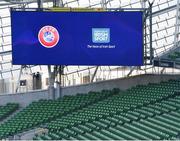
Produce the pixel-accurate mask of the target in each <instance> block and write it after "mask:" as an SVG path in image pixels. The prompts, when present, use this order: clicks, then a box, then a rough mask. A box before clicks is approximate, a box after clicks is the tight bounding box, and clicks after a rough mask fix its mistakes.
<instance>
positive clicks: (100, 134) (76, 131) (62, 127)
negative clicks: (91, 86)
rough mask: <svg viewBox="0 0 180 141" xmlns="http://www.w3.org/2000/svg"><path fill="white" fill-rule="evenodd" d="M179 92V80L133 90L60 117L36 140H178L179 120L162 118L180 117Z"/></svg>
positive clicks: (35, 138) (137, 87)
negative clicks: (174, 114) (47, 131)
mask: <svg viewBox="0 0 180 141" xmlns="http://www.w3.org/2000/svg"><path fill="white" fill-rule="evenodd" d="M179 89H180V81H175V80H171V81H168V82H162V83H159V84H149V85H146V86H142V85H140V86H136V87H133V88H131V89H129V90H127V91H125V92H121V94H119V95H114V96H111V97H108V98H107V99H105V100H103V101H99V102H97V103H94V104H92V105H89V106H87V107H85V108H82V109H81V110H78V111H75V112H72V113H70V114H68V115H66V116H62V117H59V118H58V119H57V120H55V121H52V122H50V123H49V124H48V125H47V128H48V129H49V133H48V134H45V135H40V136H35V137H34V140H59V139H60V140H62V139H67V140H69V139H70V140H75V139H78V140H99V139H101V140H114V139H115V140H120V139H127V140H132V139H157V140H158V139H171V138H175V137H176V136H177V135H178V130H177V129H179V126H178V125H177V124H178V121H179V120H177V121H176V120H175V121H173V120H172V119H171V118H170V119H169V120H168V121H169V122H174V124H172V125H171V124H170V123H169V122H167V123H166V122H165V123H164V124H162V122H161V121H160V120H158V119H159V118H163V116H164V115H168V114H171V113H173V112H174V113H176V118H178V117H179V116H180V115H178V114H179V111H180V102H179V100H180V96H179V93H175V91H176V90H179ZM163 120H164V119H163ZM151 123H152V124H151ZM158 123H159V124H158ZM168 123H169V124H168ZM155 125H157V127H155ZM168 125H171V130H170V129H166V128H165V127H167V126H168ZM176 125H177V126H176Z"/></svg>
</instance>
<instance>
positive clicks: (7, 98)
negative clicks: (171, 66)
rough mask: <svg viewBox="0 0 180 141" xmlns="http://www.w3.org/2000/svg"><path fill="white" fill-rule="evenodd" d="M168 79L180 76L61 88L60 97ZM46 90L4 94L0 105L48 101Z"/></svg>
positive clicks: (132, 79)
mask: <svg viewBox="0 0 180 141" xmlns="http://www.w3.org/2000/svg"><path fill="white" fill-rule="evenodd" d="M169 79H180V75H155V74H146V75H140V76H134V77H128V78H121V79H114V80H107V81H102V82H95V83H91V84H84V85H77V86H71V87H65V88H62V91H61V95H62V96H64V95H74V94H77V93H88V92H89V91H101V90H103V89H112V88H120V89H122V90H126V89H128V88H131V87H132V86H136V85H140V84H141V85H145V84H148V83H158V82H161V81H167V80H169ZM58 96H59V94H58V90H56V97H58ZM49 98H51V96H49V95H48V91H47V90H41V91H33V92H28V93H18V94H5V95H0V105H5V104H6V103H8V102H15V103H20V104H21V106H22V107H24V106H26V105H28V104H30V103H31V102H32V101H38V100H40V99H49Z"/></svg>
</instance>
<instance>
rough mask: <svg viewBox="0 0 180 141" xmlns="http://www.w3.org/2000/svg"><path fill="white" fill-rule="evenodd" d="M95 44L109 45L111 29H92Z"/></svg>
mask: <svg viewBox="0 0 180 141" xmlns="http://www.w3.org/2000/svg"><path fill="white" fill-rule="evenodd" d="M92 42H93V43H109V42H110V29H109V28H93V29H92Z"/></svg>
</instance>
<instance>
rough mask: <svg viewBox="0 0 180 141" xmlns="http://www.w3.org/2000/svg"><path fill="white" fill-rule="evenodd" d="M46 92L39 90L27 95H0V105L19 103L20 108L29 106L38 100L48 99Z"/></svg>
mask: <svg viewBox="0 0 180 141" xmlns="http://www.w3.org/2000/svg"><path fill="white" fill-rule="evenodd" d="M48 98H49V96H48V92H47V90H39V91H33V92H28V93H17V94H3V95H0V105H5V104H6V103H9V102H14V103H20V106H22V107H24V106H26V105H28V104H30V103H31V102H32V101H38V100H39V99H48Z"/></svg>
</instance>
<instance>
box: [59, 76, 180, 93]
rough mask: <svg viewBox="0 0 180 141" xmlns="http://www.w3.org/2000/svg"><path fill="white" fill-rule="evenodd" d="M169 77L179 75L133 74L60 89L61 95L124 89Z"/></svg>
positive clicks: (172, 77)
mask: <svg viewBox="0 0 180 141" xmlns="http://www.w3.org/2000/svg"><path fill="white" fill-rule="evenodd" d="M169 79H180V75H156V74H146V75H139V76H133V77H128V78H121V79H113V80H107V81H103V82H95V83H91V84H85V85H79V86H72V87H65V88H63V89H62V96H64V95H74V94H76V93H87V92H89V91H101V90H103V89H112V88H120V89H121V90H126V89H128V88H131V87H133V86H136V85H145V84H148V83H159V82H161V81H167V80H169Z"/></svg>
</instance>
